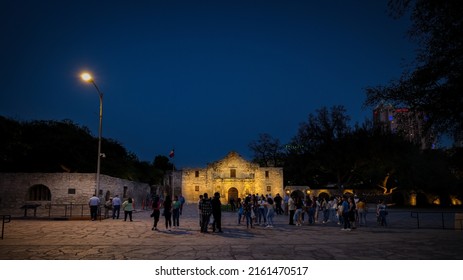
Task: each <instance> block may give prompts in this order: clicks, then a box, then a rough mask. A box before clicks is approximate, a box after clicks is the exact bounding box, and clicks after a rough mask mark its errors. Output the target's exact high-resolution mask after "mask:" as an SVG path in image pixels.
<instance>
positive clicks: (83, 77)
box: [80, 73, 93, 82]
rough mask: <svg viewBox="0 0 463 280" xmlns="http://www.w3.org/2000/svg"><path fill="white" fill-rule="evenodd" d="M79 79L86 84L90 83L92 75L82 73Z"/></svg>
mask: <svg viewBox="0 0 463 280" xmlns="http://www.w3.org/2000/svg"><path fill="white" fill-rule="evenodd" d="M80 77H81V78H82V80H84V81H86V82H91V81H92V80H93V79H92V75H90V74H89V73H82V75H80Z"/></svg>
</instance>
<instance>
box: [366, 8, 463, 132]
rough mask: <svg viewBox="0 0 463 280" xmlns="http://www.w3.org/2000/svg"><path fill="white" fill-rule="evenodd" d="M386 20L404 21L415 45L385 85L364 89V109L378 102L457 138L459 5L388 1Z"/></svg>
mask: <svg viewBox="0 0 463 280" xmlns="http://www.w3.org/2000/svg"><path fill="white" fill-rule="evenodd" d="M389 7H390V11H391V15H392V16H394V17H402V16H405V15H410V18H411V21H412V23H413V24H412V26H411V28H410V30H409V32H408V34H409V37H410V39H411V40H413V41H414V42H416V43H417V44H418V50H417V54H416V58H415V61H414V63H412V65H411V66H410V67H409V69H405V70H404V72H403V73H402V75H401V77H400V78H398V79H395V80H392V81H391V82H390V83H389V84H388V85H378V86H373V87H369V88H367V89H366V94H367V99H366V102H365V104H366V105H368V106H376V105H377V104H379V103H380V102H382V101H385V102H388V103H391V104H394V105H401V106H407V107H409V108H412V109H414V110H416V111H420V112H424V113H425V114H426V115H427V119H428V122H427V123H428V128H432V129H433V130H434V131H437V132H440V133H441V134H450V135H453V136H454V137H455V138H461V137H462V133H461V131H462V130H463V95H462V92H463V76H462V72H463V26H462V24H463V2H462V1H459V0H447V1H441V0H390V1H389Z"/></svg>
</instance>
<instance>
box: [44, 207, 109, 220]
mask: <svg viewBox="0 0 463 280" xmlns="http://www.w3.org/2000/svg"><path fill="white" fill-rule="evenodd" d="M45 208H46V209H48V217H49V218H63V219H70V218H84V217H90V207H89V206H88V204H85V203H84V204H74V203H63V204H51V203H49V204H46V205H45ZM101 208H102V207H101V206H99V207H98V214H97V215H98V217H99V220H100V221H101V219H102V217H101V216H102V211H101Z"/></svg>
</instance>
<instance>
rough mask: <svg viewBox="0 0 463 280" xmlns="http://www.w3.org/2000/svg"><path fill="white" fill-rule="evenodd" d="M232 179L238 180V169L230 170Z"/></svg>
mask: <svg viewBox="0 0 463 280" xmlns="http://www.w3.org/2000/svg"><path fill="white" fill-rule="evenodd" d="M230 178H236V169H230Z"/></svg>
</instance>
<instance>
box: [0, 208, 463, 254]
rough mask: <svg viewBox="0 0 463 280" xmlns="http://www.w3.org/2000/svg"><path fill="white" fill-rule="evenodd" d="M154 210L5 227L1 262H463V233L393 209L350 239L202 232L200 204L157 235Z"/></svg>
mask: <svg viewBox="0 0 463 280" xmlns="http://www.w3.org/2000/svg"><path fill="white" fill-rule="evenodd" d="M150 213H151V211H148V210H147V211H138V212H136V213H134V221H133V222H124V221H123V219H122V220H121V219H119V220H113V219H106V220H102V221H93V222H92V221H90V220H70V221H57V220H23V219H14V220H12V221H11V222H10V223H7V224H5V236H4V239H3V240H1V239H0V259H2V260H80V259H82V260H100V259H101V260H114V259H132V260H156V259H162V260H228V259H233V260H280V259H281V260H311V259H313V260H333V259H336V260H390V259H398V260H402V259H413V260H421V259H428V260H441V259H457V260H461V259H463V231H461V230H451V229H446V230H443V229H439V228H437V229H417V227H416V220H413V219H412V218H410V212H409V211H408V212H407V211H403V212H400V211H396V212H394V210H390V214H389V216H388V219H389V226H388V227H386V228H385V227H380V226H378V225H376V223H375V222H374V221H373V220H374V219H375V217H374V214H370V215H369V217H368V219H369V220H370V225H369V226H368V227H358V228H357V229H356V230H352V231H350V232H347V231H342V230H340V226H339V225H336V223H334V222H333V223H328V224H321V223H318V224H315V225H307V224H303V225H302V226H301V227H296V226H290V225H288V216H284V215H282V216H275V227H274V228H265V227H263V226H262V227H261V226H255V228H253V229H247V228H246V225H237V214H236V213H231V212H224V213H223V218H222V220H223V221H222V227H223V231H224V232H223V233H210V234H203V233H200V232H199V221H198V214H197V210H196V205H186V207H185V210H184V214H183V215H182V216H181V217H180V227H179V228H178V229H173V230H172V231H171V232H169V231H166V230H165V227H164V217H161V220H160V223H159V226H158V228H160V229H161V231H159V232H156V231H152V230H151V227H152V225H153V220H152V218H150Z"/></svg>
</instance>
